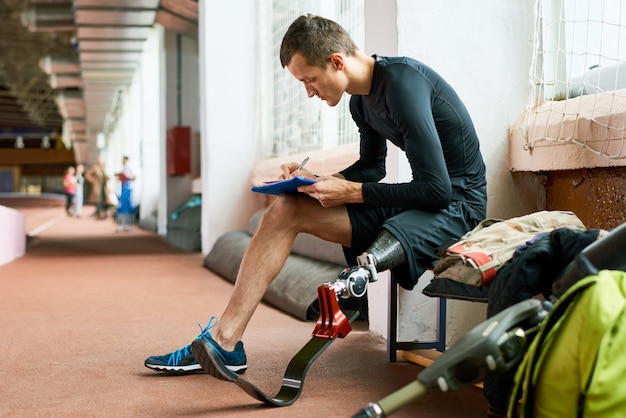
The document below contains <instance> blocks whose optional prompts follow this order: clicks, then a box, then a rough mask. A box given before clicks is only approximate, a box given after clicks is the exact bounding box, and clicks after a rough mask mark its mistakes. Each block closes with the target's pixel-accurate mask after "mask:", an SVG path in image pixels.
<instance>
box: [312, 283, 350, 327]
mask: <svg viewBox="0 0 626 418" xmlns="http://www.w3.org/2000/svg"><path fill="white" fill-rule="evenodd" d="M317 296H318V300H319V304H320V317H319V318H318V320H317V325H316V326H315V329H314V330H313V336H314V337H318V338H329V339H332V338H335V337H336V336H339V337H340V338H343V337H345V336H346V335H348V333H349V332H350V331H352V325H350V321H349V320H348V318H347V317H346V315H345V314H344V313H343V312H342V311H341V309H340V308H339V303H338V302H337V296H336V295H335V289H334V288H333V286H331V285H330V284H323V285H321V286H320V287H318V288H317Z"/></svg>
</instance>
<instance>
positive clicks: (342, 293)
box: [333, 229, 406, 299]
mask: <svg viewBox="0 0 626 418" xmlns="http://www.w3.org/2000/svg"><path fill="white" fill-rule="evenodd" d="M405 261H406V253H405V252H404V248H402V245H401V244H400V241H398V240H397V239H396V237H394V236H393V235H392V234H391V232H389V231H387V230H386V229H382V230H381V232H380V234H379V235H378V237H377V238H376V241H374V242H373V243H372V245H371V246H370V247H369V248H368V249H367V251H365V252H364V253H363V254H361V255H360V256H358V257H357V264H358V265H357V266H356V267H348V268H345V269H343V270H342V271H341V272H340V273H339V277H338V279H337V281H336V282H335V283H334V284H333V288H334V289H335V293H336V294H337V296H338V297H341V298H344V299H347V298H350V297H357V298H359V297H362V296H364V295H365V292H366V291H367V285H368V283H369V282H375V281H377V280H378V274H377V272H379V271H384V270H389V269H391V268H393V267H396V266H399V265H400V264H402V263H404V262H405Z"/></svg>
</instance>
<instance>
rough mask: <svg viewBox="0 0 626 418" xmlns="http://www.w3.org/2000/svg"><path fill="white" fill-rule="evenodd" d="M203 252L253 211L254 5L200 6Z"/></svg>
mask: <svg viewBox="0 0 626 418" xmlns="http://www.w3.org/2000/svg"><path fill="white" fill-rule="evenodd" d="M199 22H200V28H199V29H200V30H199V50H200V74H201V76H200V124H201V129H200V131H201V132H202V135H203V138H202V141H201V147H202V148H201V153H202V201H203V206H202V252H203V253H205V254H206V253H208V252H209V251H210V249H211V247H212V246H213V243H214V242H215V241H216V240H217V238H219V237H220V236H221V235H222V234H223V233H225V232H227V231H230V230H233V229H244V228H245V227H246V226H247V223H248V219H249V218H250V216H251V215H252V213H253V212H254V211H255V210H256V209H257V207H256V206H255V205H256V204H257V203H255V202H256V201H255V200H254V198H253V196H252V195H253V193H251V192H250V181H249V179H250V170H251V168H252V167H253V166H254V163H255V162H256V160H257V145H256V144H257V141H256V139H255V132H256V118H255V116H256V109H255V103H256V92H257V86H256V79H257V76H256V69H257V62H256V57H257V51H256V48H257V44H256V38H257V37H256V35H257V33H256V28H257V2H255V1H247V0H233V1H228V2H225V1H222V2H213V1H210V2H199Z"/></svg>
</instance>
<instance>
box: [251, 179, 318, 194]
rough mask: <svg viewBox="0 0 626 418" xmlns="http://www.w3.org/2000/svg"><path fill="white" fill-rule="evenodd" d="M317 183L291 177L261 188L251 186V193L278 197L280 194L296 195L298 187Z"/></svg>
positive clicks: (311, 180) (266, 184)
mask: <svg viewBox="0 0 626 418" xmlns="http://www.w3.org/2000/svg"><path fill="white" fill-rule="evenodd" d="M314 183H317V180H313V179H309V178H306V177H300V176H297V177H291V178H289V179H286V180H279V181H272V182H269V183H265V184H263V185H261V186H253V187H252V191H253V192H257V193H264V194H273V195H279V194H281V193H297V192H298V186H304V185H307V184H314Z"/></svg>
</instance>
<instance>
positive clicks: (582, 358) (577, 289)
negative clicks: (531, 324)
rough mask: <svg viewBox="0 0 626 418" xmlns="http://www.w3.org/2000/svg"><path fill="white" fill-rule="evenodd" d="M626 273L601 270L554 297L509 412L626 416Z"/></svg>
mask: <svg viewBox="0 0 626 418" xmlns="http://www.w3.org/2000/svg"><path fill="white" fill-rule="evenodd" d="M625 308H626V273H625V272H623V271H617V270H601V271H600V272H598V274H597V275H592V276H588V277H586V278H584V279H582V280H580V281H578V282H577V283H576V284H574V285H573V286H572V287H570V288H569V289H568V290H567V291H566V292H565V293H564V294H563V295H562V296H561V297H560V298H559V299H558V301H557V302H556V303H555V305H554V307H553V308H552V310H551V311H550V313H549V314H548V316H547V318H546V319H545V320H544V322H543V324H542V325H541V328H540V329H539V331H538V333H537V335H536V336H535V338H534V340H533V341H532V343H531V344H530V346H529V348H528V351H527V353H526V354H525V356H524V358H523V360H522V363H521V364H520V366H519V368H518V370H517V374H516V377H515V387H514V389H513V391H512V394H511V398H510V399H509V406H508V415H507V416H508V417H517V416H521V417H537V418H543V417H550V418H552V417H554V418H563V417H594V418H596V417H620V418H621V417H626V311H625Z"/></svg>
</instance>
